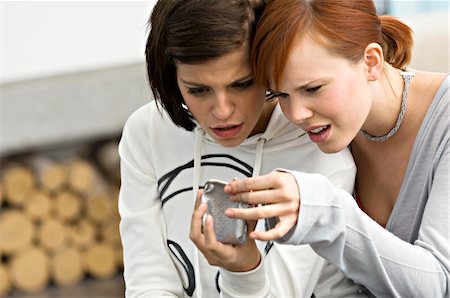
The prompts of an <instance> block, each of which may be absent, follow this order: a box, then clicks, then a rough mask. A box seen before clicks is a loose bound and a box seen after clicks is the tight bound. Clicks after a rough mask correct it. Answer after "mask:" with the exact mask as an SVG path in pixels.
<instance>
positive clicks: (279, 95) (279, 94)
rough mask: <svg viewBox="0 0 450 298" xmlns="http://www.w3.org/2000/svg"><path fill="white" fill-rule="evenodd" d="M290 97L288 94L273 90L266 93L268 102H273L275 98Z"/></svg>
mask: <svg viewBox="0 0 450 298" xmlns="http://www.w3.org/2000/svg"><path fill="white" fill-rule="evenodd" d="M288 97H289V94H287V93H283V92H277V91H272V90H267V91H266V100H271V99H274V98H281V99H286V98H288Z"/></svg>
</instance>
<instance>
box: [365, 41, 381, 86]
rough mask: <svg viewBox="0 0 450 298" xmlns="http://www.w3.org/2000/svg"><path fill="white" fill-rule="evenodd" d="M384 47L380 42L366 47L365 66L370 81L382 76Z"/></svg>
mask: <svg viewBox="0 0 450 298" xmlns="http://www.w3.org/2000/svg"><path fill="white" fill-rule="evenodd" d="M383 63H384V58H383V49H382V48H381V46H380V45H379V44H378V43H374V42H373V43H371V44H369V45H368V46H367V47H366V48H365V49H364V66H365V69H366V76H367V79H368V80H369V81H375V80H377V79H378V78H379V77H380V74H381V71H382V69H383Z"/></svg>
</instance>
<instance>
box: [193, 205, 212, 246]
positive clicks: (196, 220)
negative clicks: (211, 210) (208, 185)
mask: <svg viewBox="0 0 450 298" xmlns="http://www.w3.org/2000/svg"><path fill="white" fill-rule="evenodd" d="M207 209H208V207H207V205H206V204H204V203H203V204H200V206H198V208H196V209H195V210H194V212H193V213H192V219H191V231H190V234H189V237H190V238H191V240H192V241H194V243H198V241H200V240H201V238H203V235H202V217H203V214H205V213H206V210H207Z"/></svg>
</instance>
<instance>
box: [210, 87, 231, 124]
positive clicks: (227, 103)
mask: <svg viewBox="0 0 450 298" xmlns="http://www.w3.org/2000/svg"><path fill="white" fill-rule="evenodd" d="M233 111H234V103H233V102H232V100H231V99H230V98H229V96H227V95H226V94H225V93H218V94H216V96H215V98H214V103H213V107H212V113H213V115H214V117H216V118H217V119H218V120H226V119H228V118H229V117H230V116H231V115H232V114H233Z"/></svg>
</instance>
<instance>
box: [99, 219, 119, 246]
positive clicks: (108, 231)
mask: <svg viewBox="0 0 450 298" xmlns="http://www.w3.org/2000/svg"><path fill="white" fill-rule="evenodd" d="M100 235H101V237H102V239H103V241H105V242H108V243H110V244H112V245H118V244H120V232H119V220H118V219H116V218H113V219H111V220H110V221H109V222H107V223H105V224H104V225H103V226H102V227H101V228H100Z"/></svg>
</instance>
